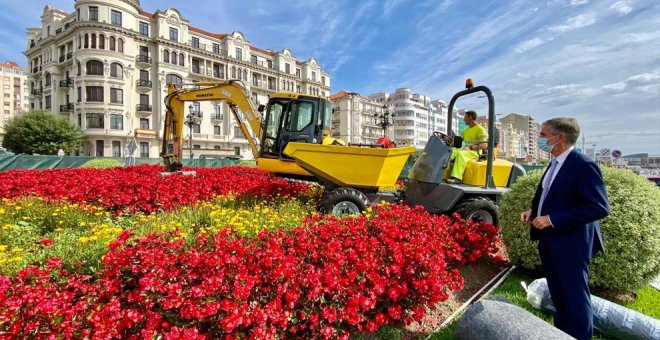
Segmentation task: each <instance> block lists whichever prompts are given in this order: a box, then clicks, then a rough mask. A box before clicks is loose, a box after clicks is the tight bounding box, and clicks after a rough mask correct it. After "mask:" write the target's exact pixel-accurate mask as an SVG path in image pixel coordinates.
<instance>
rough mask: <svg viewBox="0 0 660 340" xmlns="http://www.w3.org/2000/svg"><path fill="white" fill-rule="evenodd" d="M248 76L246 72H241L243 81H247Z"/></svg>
mask: <svg viewBox="0 0 660 340" xmlns="http://www.w3.org/2000/svg"><path fill="white" fill-rule="evenodd" d="M247 79H248V75H247V70H243V80H247Z"/></svg>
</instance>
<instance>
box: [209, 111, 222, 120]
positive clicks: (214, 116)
mask: <svg viewBox="0 0 660 340" xmlns="http://www.w3.org/2000/svg"><path fill="white" fill-rule="evenodd" d="M222 118H223V117H222V113H214V114H212V115H211V120H213V121H222Z"/></svg>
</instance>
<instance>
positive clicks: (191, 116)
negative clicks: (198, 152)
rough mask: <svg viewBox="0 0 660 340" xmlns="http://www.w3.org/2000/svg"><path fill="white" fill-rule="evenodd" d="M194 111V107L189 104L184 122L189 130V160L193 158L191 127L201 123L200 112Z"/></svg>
mask: <svg viewBox="0 0 660 340" xmlns="http://www.w3.org/2000/svg"><path fill="white" fill-rule="evenodd" d="M194 109H195V106H194V105H193V104H190V106H188V111H189V112H188V115H187V116H186V121H185V124H186V125H188V128H189V129H190V139H189V141H190V143H189V146H190V159H192V158H193V144H192V136H193V126H195V125H197V124H199V123H201V122H202V111H193V110H194Z"/></svg>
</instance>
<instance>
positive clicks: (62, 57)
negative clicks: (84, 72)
mask: <svg viewBox="0 0 660 340" xmlns="http://www.w3.org/2000/svg"><path fill="white" fill-rule="evenodd" d="M65 58H66V56H65V55H64V54H62V55H61V56H60V63H61V62H64V60H65Z"/></svg>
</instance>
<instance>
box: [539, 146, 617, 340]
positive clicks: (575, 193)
mask: <svg viewBox="0 0 660 340" xmlns="http://www.w3.org/2000/svg"><path fill="white" fill-rule="evenodd" d="M546 175H547V169H546V174H544V175H543V177H544V178H545V176H546ZM541 183H543V180H541ZM548 190H549V191H548V193H547V194H546V198H545V201H544V202H543V207H542V209H543V211H542V212H540V213H539V212H538V211H537V210H538V207H539V201H540V199H541V193H542V191H543V189H542V187H541V184H539V186H538V187H537V188H536V193H535V195H534V199H533V200H532V215H531V219H532V220H533V219H534V218H535V217H537V216H544V215H549V216H550V221H551V222H552V227H547V228H544V229H543V230H538V229H536V228H534V227H531V230H530V238H531V239H532V240H538V241H539V244H538V249H539V255H540V257H541V264H542V265H543V271H544V272H545V275H546V278H547V280H548V288H549V289H550V295H551V296H552V301H553V303H554V305H555V307H556V309H557V313H556V315H555V326H556V327H557V328H559V329H561V330H562V331H564V332H566V333H568V334H569V335H571V336H573V337H575V338H577V339H590V338H591V336H592V334H593V312H592V309H591V297H590V293H589V286H588V275H589V259H591V258H592V257H593V256H595V255H596V253H597V252H598V251H599V250H602V251H603V252H604V251H605V247H604V245H603V237H602V234H601V232H600V225H599V224H598V220H599V219H602V218H604V217H606V216H607V215H609V203H608V200H607V192H606V191H605V184H604V182H603V175H602V174H601V172H600V169H599V168H598V165H596V164H595V163H594V162H593V160H591V159H590V158H588V157H586V156H585V155H583V154H581V153H578V152H576V151H575V150H573V151H571V152H570V153H569V154H568V157H567V158H566V160H565V161H564V163H563V164H562V166H561V168H560V169H559V171H558V172H557V174H556V175H555V178H554V180H553V181H552V184H551V185H550V188H549V189H548Z"/></svg>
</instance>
